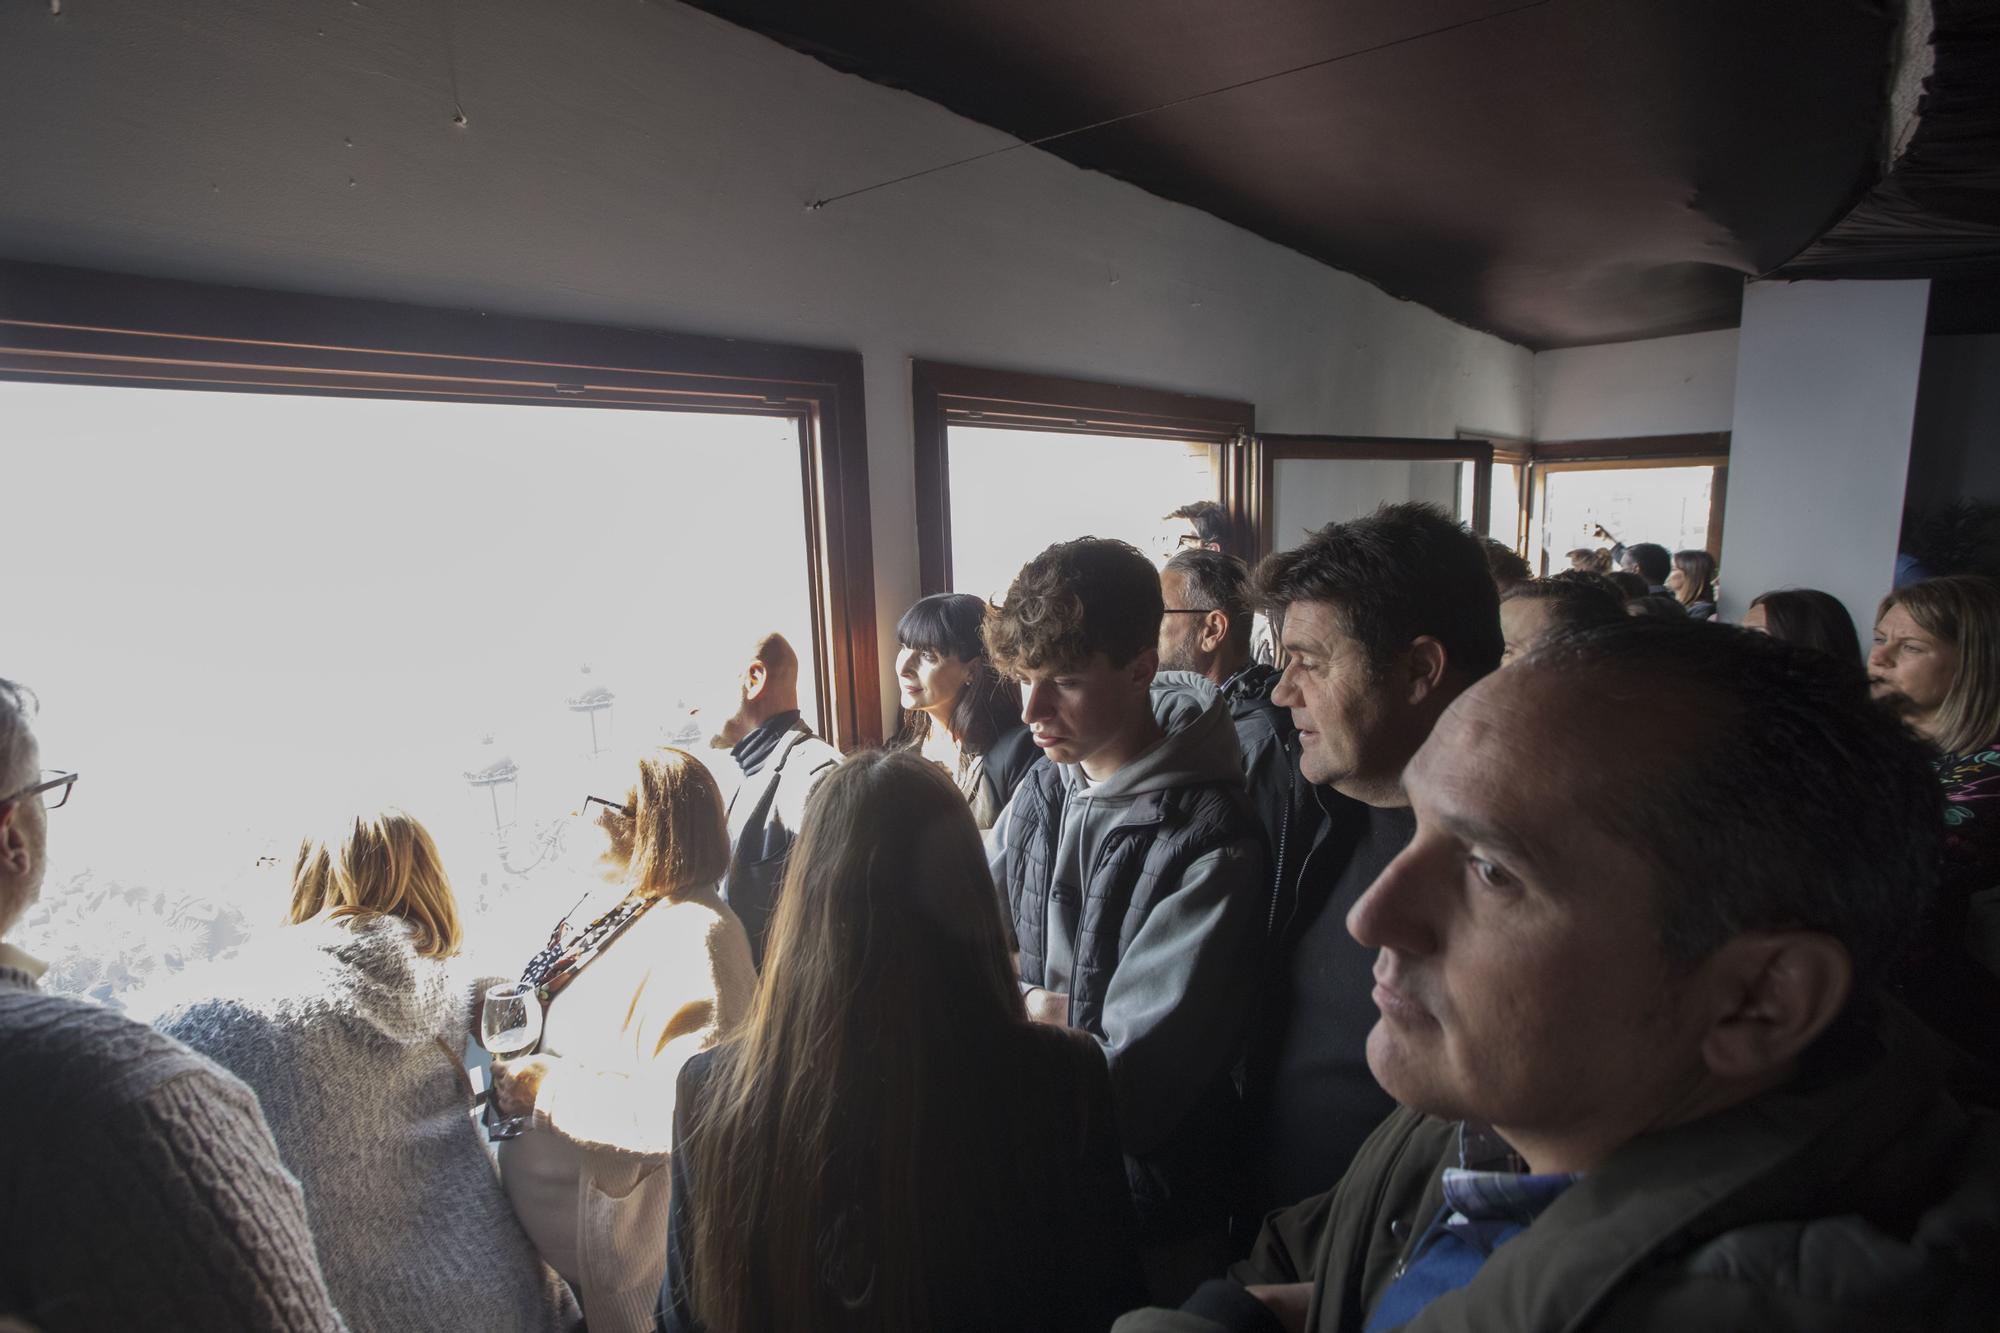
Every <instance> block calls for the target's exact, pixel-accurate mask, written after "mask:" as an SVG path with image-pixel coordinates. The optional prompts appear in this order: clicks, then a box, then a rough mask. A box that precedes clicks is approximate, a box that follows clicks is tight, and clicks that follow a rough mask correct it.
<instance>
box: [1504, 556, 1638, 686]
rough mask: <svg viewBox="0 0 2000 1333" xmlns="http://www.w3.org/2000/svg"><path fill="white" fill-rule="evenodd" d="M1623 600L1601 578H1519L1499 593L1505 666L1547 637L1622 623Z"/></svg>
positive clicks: (1579, 574)
mask: <svg viewBox="0 0 2000 1333" xmlns="http://www.w3.org/2000/svg"><path fill="white" fill-rule="evenodd" d="M1625 614H1626V613H1625V598H1624V595H1623V594H1622V593H1621V592H1620V591H1619V590H1618V585H1617V584H1615V583H1613V582H1612V581H1611V580H1610V579H1609V578H1608V577H1607V576H1605V575H1603V574H1593V573H1591V572H1590V571H1589V570H1583V569H1566V570H1564V571H1563V572H1562V573H1560V574H1551V575H1549V576H1548V577H1547V578H1545V579H1523V580H1522V581H1520V582H1519V583H1515V584H1513V585H1511V586H1509V587H1505V588H1502V589H1501V590H1500V635H1501V638H1502V639H1504V640H1505V642H1506V650H1505V651H1504V652H1503V653H1502V654H1501V658H1500V661H1501V663H1502V664H1503V665H1504V664H1506V663H1509V662H1512V661H1515V660H1516V659H1518V658H1522V657H1526V656H1527V655H1528V654H1529V653H1531V652H1533V651H1534V650H1535V646H1536V645H1537V644H1539V643H1540V642H1541V641H1542V640H1543V639H1545V638H1547V637H1549V636H1550V635H1551V634H1557V633H1563V632H1569V633H1575V632H1578V631H1581V630H1587V629H1596V628H1597V627H1598V626H1600V625H1615V624H1617V623H1618V622H1619V621H1620V620H1622V619H1624V618H1625Z"/></svg>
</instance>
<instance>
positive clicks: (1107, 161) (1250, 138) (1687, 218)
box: [695, 0, 1894, 348]
mask: <svg viewBox="0 0 2000 1333" xmlns="http://www.w3.org/2000/svg"><path fill="white" fill-rule="evenodd" d="M695 3H697V4H698V5H699V6H700V7H701V8H704V9H707V10H709V11H711V12H713V13H715V14H718V15H720V16H722V17H724V18H727V19H730V20H732V21H734V22H737V23H741V24H743V25H744V26H746V27H750V28H753V29H756V30H758V31H760V32H764V33H766V34H768V35H770V36H772V37H775V38H777V39H779V40H781V41H785V42H787V43H789V44H791V45H793V46H795V47H797V48H799V49H801V50H804V51H807V52H810V53H811V54H814V55H816V56H818V57H819V58H821V59H823V60H825V61H827V62H828V63H829V64H832V65H834V66H836V67H837V68H840V69H845V70H848V71H851V72H853V73H857V74H860V75H863V76H864V77H867V78H870V79H873V80H875V81H877V82H881V83H885V84H890V85H893V86H896V87H901V88H906V89H909V90H910V91H912V92H915V93H917V94H919V95H921V96H923V97H926V98H929V99H930V100H933V101H936V102H939V103H942V104H943V105H945V106H948V107H950V108H952V109H953V110H955V111H958V112H960V113H961V114H964V115H966V116H969V117H972V118H973V119H976V120H980V121H983V122H986V123H988V124H991V125H994V126H996V127H998V128H1000V129H1004V130H1006V131H1008V132H1010V133H1013V134H1016V135H1019V136H1022V137H1024V138H1036V137H1040V136H1042V135H1047V134H1053V133H1057V132H1059V131H1062V130H1066V129H1070V128H1073V127H1075V126H1078V125H1083V124H1088V123H1091V122H1093V121H1097V120H1102V119H1105V118H1107V117H1112V116H1118V115H1122V114H1124V113H1127V112H1131V111H1135V110H1141V109H1144V108H1147V107H1152V106H1157V105H1160V104H1162V103H1166V102H1170V101H1173V100H1174V99H1176V98H1180V97H1185V96H1187V95H1188V94H1190V93H1195V92H1200V91H1203V90H1206V89H1212V88H1219V87H1222V86H1224V85H1228V84H1232V83H1236V82H1240V81H1242V80H1246V79H1254V78H1257V77H1259V76H1261V75H1265V74H1270V73H1273V72H1275V71H1278V70H1283V69H1288V68H1292V67H1295V66H1298V65H1301V64H1305V63H1308V62H1312V61H1315V60H1320V59H1323V58H1325V57H1329V56H1337V55H1341V54H1343V53H1347V52H1354V51H1361V50H1363V49H1365V48H1373V47H1383V46H1384V44H1385V43H1394V42H1396V41H1397V40H1398V39H1400V38H1407V37H1410V36H1412V35H1413V34H1419V33H1425V32H1430V31H1432V30H1435V29H1439V28H1444V27H1447V26H1450V25H1455V24H1456V25H1463V26H1458V27H1456V28H1455V29H1453V30H1452V31H1448V32H1444V33H1441V34H1439V35H1436V36H1430V37H1424V38H1421V39H1420V40H1413V41H1405V42H1403V43H1402V44H1400V45H1390V46H1387V47H1386V48H1385V49H1379V50H1373V51H1370V52H1369V53H1367V54H1362V55H1358V56H1355V57H1354V58H1352V59H1346V60H1341V61H1339V62H1338V63H1334V64H1330V65H1324V66H1321V67H1320V68H1317V69H1312V70H1307V71H1305V72H1301V73H1296V74H1291V75H1288V76H1286V77H1284V78H1280V79H1273V80H1269V81H1266V82H1261V83H1257V84H1254V85H1253V86H1250V87H1245V88H1239V89H1236V90H1235V91H1231V92H1225V93H1220V94H1218V95H1216V96H1213V97H1206V98H1202V99H1201V100H1198V101H1195V102H1192V103H1188V104H1186V105H1182V106H1177V107H1173V108H1171V109H1168V110H1164V111H1159V112H1156V113H1154V114H1151V115H1146V116H1142V117H1139V118H1137V119H1134V120H1129V121H1124V122H1121V123H1119V124H1117V125H1112V126H1108V127H1105V128H1101V129H1095V130H1090V131H1087V132H1085V133H1082V134H1077V135H1073V136H1070V137H1067V138H1064V139H1061V140H1059V141H1057V142H1055V143H1053V144H1050V145H1049V151H1050V152H1053V153H1056V154H1059V155H1060V156H1062V157H1064V158H1067V159H1068V160H1070V161H1072V162H1075V163H1077V164H1078V165H1080V166H1085V167H1090V168H1094V169H1096V170H1100V171H1104V172H1108V173H1110V174H1112V175H1115V176H1119V177H1121V178H1123V179H1126V180H1129V181H1131V182H1133V183H1134V184H1137V185H1139V186H1142V187H1144V188H1145V189H1147V190H1150V191H1152V192H1153V193H1155V194H1159V195H1161V196H1164V197H1166V198H1169V199H1175V200H1178V201H1181V202H1183V203H1187V204H1191V205H1193V206H1194V207H1197V208H1201V209H1203V210H1205V211H1207V212H1210V213H1213V214H1215V215H1216V216H1218V217H1221V218H1224V219H1227V220H1229V221H1231V222H1234V223H1237V224H1238V225H1240V226H1243V227H1245V228H1247V229H1249V230H1251V231H1254V232H1257V233H1258V234H1260V235H1263V236H1266V237H1268V238H1270V239H1271V240H1274V241H1277V242H1279V243H1281V244H1284V245H1288V246H1291V247H1292V248H1294V249H1297V250H1299V251H1301V252H1303V253H1305V254H1308V255H1311V256H1312V257H1314V258H1316V259H1320V260H1322V261H1324V262H1326V263H1328V264H1331V265H1333V266H1335V267H1338V268H1341V269H1345V270H1347V271H1349V272H1353V273H1357V274H1359V275H1361V276H1363V277H1366V278H1368V279H1370V280H1371V281H1373V282H1375V283H1377V284H1379V285H1380V286H1382V287H1383V288H1384V289H1386V290H1388V291H1390V292H1392V293H1394V294H1396V295H1398V296H1404V297H1408V298H1410V299H1413V300H1416V301H1421V302H1422V303H1424V304H1425V305H1428V306H1430V307H1431V308H1433V309H1435V310H1438V311H1441V312H1443V313H1444V314H1447V315H1450V316H1451V317H1453V318H1454V319H1458V320H1461V321H1463V322H1465V323H1467V324H1470V325H1472V326H1474V327H1476V328H1482V329H1487V330H1490V331H1492V332H1494V333H1497V334H1500V335H1501V336H1502V337H1505V338H1509V339H1512V340H1513V341H1516V342H1520V343H1524V344H1526V345H1528V346H1530V347H1535V348H1542V347H1560V346H1569V345H1574V344H1580V343H1593V342H1609V341H1617V340H1620V339H1630V338H1644V337H1654V336H1659V335H1663V334H1668V333H1681V332H1690V331H1694V330H1698V329H1707V328H1718V327H1724V326H1727V325H1730V324H1733V323H1735V321H1736V317H1737V307H1738V302H1739V299H1740V293H1741V285H1742V279H1743V278H1744V277H1746V276H1749V275H1752V274H1758V273H1763V272H1767V271H1769V270H1770V269H1773V268H1775V267H1777V266H1778V265H1779V264H1782V263H1783V262H1784V261H1786V260H1787V259H1789V258H1790V257H1791V256H1792V255H1794V254H1795V253H1797V252H1798V251H1799V250H1800V249H1801V248H1803V247H1804V246H1805V245H1807V244H1808V243H1809V242H1810V241H1812V240H1813V239H1814V238H1815V237H1816V236H1818V235H1819V234H1820V232H1821V231H1823V230H1824V229H1825V228H1826V227H1827V226H1829V225H1830V224H1831V223H1832V222H1833V221H1834V220H1836V219H1837V218H1839V217H1840V216H1841V215H1842V214H1843V213H1844V212H1845V211H1846V210H1847V208H1848V207H1849V206H1850V205H1851V204H1852V203H1853V202H1854V201H1855V200H1856V199H1857V198H1859V197H1860V195H1861V193H1862V192H1863V191H1864V190H1865V189H1866V188H1867V187H1868V186H1869V185H1870V184H1871V183H1872V181H1873V180H1874V178H1875V175H1876V167H1877V162H1876V158H1877V150H1878V143H1879V138H1880V135H1881V132H1882V129H1881V126H1882V117H1883V114H1884V106H1885V95H1884V90H1885V85H1886V80H1887V77H1888V66H1889V58H1890V50H1891V42H1892V36H1893V34H1892V29H1893V26H1894V23H1893V14H1892V10H1893V6H1892V5H1890V4H1888V3H1886V2H1881V0H1547V3H1544V4H1541V5H1539V6H1537V7H1534V8H1531V9H1526V10H1522V11H1520V12H1515V13H1506V12H1505V11H1508V10H1510V9H1516V10H1518V9H1519V6H1520V5H1521V4H1522V0H1347V2H1346V3H1340V4H1334V3H1329V0H1089V2H1088V3H1077V0H952V2H951V3H948V4H938V3H936V2H935V0H931V3H919V2H918V0H869V3H867V4H857V5H847V6H833V5H827V4H825V3H823V0H820V2H815V0H755V2H754V3H753V2H752V0H695ZM955 169H956V170H963V171H978V170H980V167H979V166H978V165H977V164H974V165H971V166H966V167H960V168H955ZM872 183H873V182H870V181H855V182H852V183H850V184H846V185H844V186H843V187H842V188H855V187H859V186H864V185H869V184H872ZM833 206H834V207H838V205H837V204H836V205H833Z"/></svg>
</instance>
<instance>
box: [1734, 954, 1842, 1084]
mask: <svg viewBox="0 0 2000 1333" xmlns="http://www.w3.org/2000/svg"><path fill="white" fill-rule="evenodd" d="M1702 971H1703V972H1704V973H1705V974H1706V980H1707V984H1708V986H1709V988H1710V991H1711V993H1712V994H1713V996H1714V1007H1713V1010H1712V1012H1711V1016H1710V1020H1709V1027H1708V1031H1707V1033H1706V1034H1705V1035H1704V1036H1703V1037H1702V1042H1701V1056H1702V1061H1703V1062H1704V1063H1705V1064H1706V1065H1707V1066H1708V1068H1709V1072H1710V1073H1712V1074H1714V1075H1715V1076H1716V1077H1717V1078H1719V1079H1728V1080H1741V1081H1748V1080H1754V1079H1757V1078H1759V1077H1762V1076H1764V1075H1767V1074H1770V1073H1771V1072H1773V1071H1774V1070H1777V1069H1781V1068H1782V1067H1784V1066H1785V1065H1786V1064H1788V1063H1789V1062H1791V1061H1792V1060H1793V1059H1795V1058H1797V1057H1798V1055H1799V1054H1800V1053H1801V1052H1803V1051H1804V1050H1805V1049H1806V1047H1808V1046H1810V1045H1812V1043H1813V1041H1814V1040H1815V1039H1816V1038H1818V1036H1819V1034H1820V1033H1822V1032H1824V1031H1826V1029H1827V1026H1828V1025H1829V1024H1831V1023H1832V1022H1833V1020H1834V1019H1835V1018H1838V1017H1839V1016H1840V1011H1841V1010H1842V1009H1843V1008H1845V1007H1846V1005H1847V997H1848V994H1849V992H1850V991H1851V990H1852V988H1853V985H1854V964H1853V962H1852V960H1850V959H1849V958H1848V956H1847V949H1846V948H1845V947H1844V946H1843V945H1842V944H1841V943H1840V942H1839V941H1838V940H1836V939H1834V938H1833V937H1832V936H1831V935H1823V934H1821V933H1819V932H1818V931H1809V930H1798V931H1783V932H1777V933H1772V934H1751V935H1738V936H1736V937H1735V938H1733V939H1731V940H1728V941H1726V942H1724V943H1723V944H1722V946H1721V947H1720V948H1718V949H1717V950H1716V951H1715V952H1714V953H1713V954H1712V955H1710V957H1709V958H1708V960H1707V962H1705V963H1704V964H1703V965H1702Z"/></svg>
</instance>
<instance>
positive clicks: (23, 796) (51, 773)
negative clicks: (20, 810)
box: [0, 768, 76, 810]
mask: <svg viewBox="0 0 2000 1333" xmlns="http://www.w3.org/2000/svg"><path fill="white" fill-rule="evenodd" d="M74 786H76V774H74V773H65V772H63V771H62V770H61V769H57V768H45V769H43V770H42V780H41V781H40V782H38V783H36V784H35V785H34V786H32V787H28V788H26V789H24V790H22V791H17V792H15V793H14V794H13V795H12V796H9V797H6V798H4V799H0V805H12V804H14V802H16V801H25V800H27V799H28V798H29V797H30V796H42V808H43V809H44V810H60V809H62V808H63V806H65V805H67V804H68V803H69V793H70V788H72V787H74ZM44 792H54V793H55V795H53V796H43V795H42V793H44Z"/></svg>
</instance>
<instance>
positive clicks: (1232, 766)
mask: <svg viewBox="0 0 2000 1333" xmlns="http://www.w3.org/2000/svg"><path fill="white" fill-rule="evenodd" d="M1152 703H1153V720H1154V721H1156V722H1158V723H1159V724H1160V728H1161V730H1163V731H1165V732H1166V733H1167V734H1166V735H1164V736H1162V737H1161V738H1160V739H1159V740H1158V741H1156V742H1154V744H1153V746H1152V748H1150V749H1148V750H1146V751H1144V752H1143V753H1141V754H1139V755H1138V756H1137V757H1136V758H1134V759H1133V760H1132V761H1131V762H1130V763H1128V764H1126V765H1125V766H1124V767H1123V768H1121V769H1119V770H1118V771H1117V772H1116V773H1113V774H1112V775H1111V776H1110V777H1109V778H1106V779H1105V780H1104V781H1103V782H1098V783H1092V782H1089V781H1088V780H1087V779H1086V778H1085V777H1084V774H1083V767H1082V766H1081V765H1080V764H1062V765H1060V768H1061V769H1062V776H1063V783H1064V785H1065V786H1067V787H1068V788H1069V790H1070V791H1071V792H1072V793H1075V792H1078V791H1087V792H1088V793H1089V796H1090V799H1091V802H1092V804H1102V803H1107V802H1120V801H1127V800H1131V799H1132V798H1134V797H1138V796H1143V795H1145V794H1147V793H1149V792H1161V791H1169V790H1172V789H1173V788H1175V787H1189V786H1193V785H1195V784H1197V783H1205V782H1224V783H1228V784H1230V785H1232V786H1235V787H1239V788H1240V787H1242V785H1243V749H1242V747H1241V746H1240V745H1238V744H1237V741H1236V727H1235V724H1234V723H1233V722H1231V721H1230V717H1229V705H1228V704H1227V702H1225V701H1224V700H1223V699H1222V697H1221V695H1220V694H1218V693H1217V692H1216V689H1215V687H1214V686H1213V685H1211V684H1210V683H1209V682H1208V681H1207V680H1205V679H1203V678H1202V677H1200V676H1197V675H1194V674H1193V673H1191V672H1185V671H1168V672H1163V673H1162V674H1160V675H1158V676H1155V677H1154V678H1153V687H1152Z"/></svg>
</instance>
